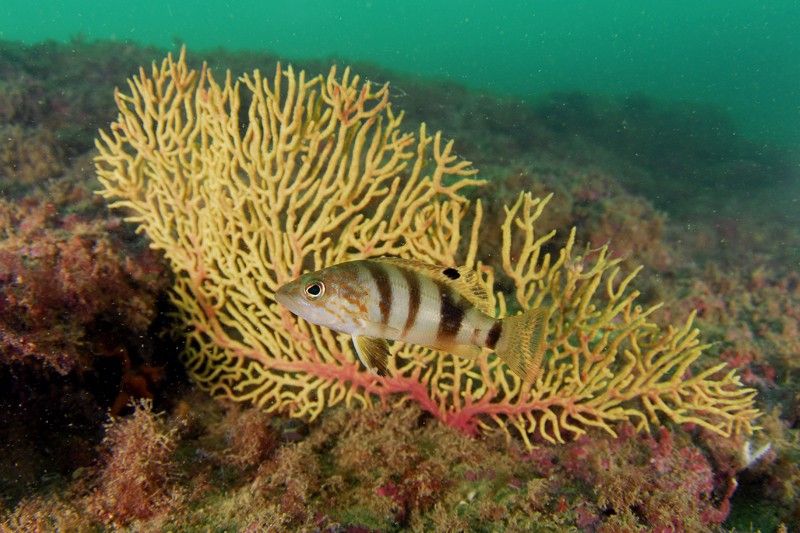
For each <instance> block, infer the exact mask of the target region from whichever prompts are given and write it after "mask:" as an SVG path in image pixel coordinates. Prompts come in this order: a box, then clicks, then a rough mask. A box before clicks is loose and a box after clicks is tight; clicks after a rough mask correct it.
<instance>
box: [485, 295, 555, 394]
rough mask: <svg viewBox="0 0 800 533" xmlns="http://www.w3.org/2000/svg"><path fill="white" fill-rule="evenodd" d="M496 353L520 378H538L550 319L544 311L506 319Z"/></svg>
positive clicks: (528, 311) (537, 309)
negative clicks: (548, 319)
mask: <svg viewBox="0 0 800 533" xmlns="http://www.w3.org/2000/svg"><path fill="white" fill-rule="evenodd" d="M502 327H503V329H502V332H501V334H500V338H499V339H498V341H497V348H496V350H495V351H496V353H497V355H498V356H499V357H500V360H501V361H503V362H504V363H505V364H507V365H508V366H509V368H511V370H512V371H513V372H514V373H515V374H516V375H517V376H519V377H520V378H522V379H524V380H530V381H531V382H533V381H535V380H536V379H538V378H539V375H540V373H541V369H542V359H543V356H544V349H545V338H546V337H547V317H546V316H545V311H544V310H543V309H541V308H536V309H529V310H527V311H526V312H524V313H522V314H521V315H516V316H510V317H507V318H504V319H503V322H502Z"/></svg>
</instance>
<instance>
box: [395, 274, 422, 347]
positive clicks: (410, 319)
mask: <svg viewBox="0 0 800 533" xmlns="http://www.w3.org/2000/svg"><path fill="white" fill-rule="evenodd" d="M399 270H400V273H401V274H403V277H404V278H406V285H408V316H407V317H406V325H405V327H404V328H403V335H405V334H406V333H408V332H409V331H411V328H413V327H414V323H415V322H416V321H417V312H418V311H419V302H420V286H419V276H418V275H417V274H416V272H412V271H411V270H406V269H405V268H400V269H399Z"/></svg>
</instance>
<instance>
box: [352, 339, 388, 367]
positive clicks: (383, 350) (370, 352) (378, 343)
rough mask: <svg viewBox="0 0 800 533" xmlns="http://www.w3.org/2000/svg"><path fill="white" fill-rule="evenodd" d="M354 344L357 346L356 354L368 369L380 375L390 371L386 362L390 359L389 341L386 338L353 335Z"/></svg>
mask: <svg viewBox="0 0 800 533" xmlns="http://www.w3.org/2000/svg"><path fill="white" fill-rule="evenodd" d="M353 345H355V347H356V355H358V358H359V360H360V361H361V362H362V363H363V365H364V366H365V367H367V370H369V371H370V372H372V373H373V374H377V375H379V376H385V375H386V374H387V373H388V370H387V368H386V363H387V361H388V360H389V343H387V342H386V339H381V338H377V337H365V336H356V337H353Z"/></svg>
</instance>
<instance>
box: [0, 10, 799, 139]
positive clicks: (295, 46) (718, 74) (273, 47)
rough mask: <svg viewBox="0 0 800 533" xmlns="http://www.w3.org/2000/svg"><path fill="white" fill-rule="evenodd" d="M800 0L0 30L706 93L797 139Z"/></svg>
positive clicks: (516, 83) (751, 130)
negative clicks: (258, 51) (184, 44)
mask: <svg viewBox="0 0 800 533" xmlns="http://www.w3.org/2000/svg"><path fill="white" fill-rule="evenodd" d="M798 35H800V2H798V1H797V0H779V1H746V0H745V1H741V0H739V1H727V2H726V1H703V2H697V1H683V0H681V1H669V2H649V1H605V0H603V1H593V2H591V1H575V0H568V1H558V2H556V1H552V2H543V1H519V0H506V1H498V2H490V1H485V2H462V1H457V0H448V1H438V2H437V1H433V0H424V1H423V0H400V1H398V0H394V1H383V0H366V1H365V0H349V1H348V0H340V1H337V2H331V1H328V2H319V1H307V0H295V1H284V0H267V1H253V0H251V1H241V2H209V1H202V0H201V1H178V0H166V1H164V0H160V1H159V0H138V1H108V2H95V1H79V0H63V1H57V0H38V1H37V0H3V1H2V2H0V39H6V40H19V41H24V42H27V43H34V42H39V41H42V40H47V39H55V40H60V41H67V40H69V39H70V38H73V37H76V36H83V37H85V38H86V39H115V40H121V41H127V40H130V41H134V42H137V43H143V44H153V45H158V46H163V47H173V46H174V45H175V43H176V42H185V43H186V44H187V45H188V46H189V47H190V49H191V50H192V51H193V52H197V51H200V50H202V49H207V48H213V47H224V48H227V49H231V50H239V49H251V50H261V51H270V52H274V53H277V54H279V55H281V56H284V57H286V58H288V59H291V58H320V57H328V56H331V57H338V58H346V59H351V60H362V61H363V60H367V61H372V62H375V63H378V64H380V65H383V66H386V67H389V68H393V69H396V70H399V71H403V72H408V73H413V74H418V75H422V76H426V77H433V78H440V79H441V78H444V79H448V80H454V81H457V82H460V83H463V84H464V85H467V86H469V87H472V88H477V89H482V90H487V91H490V92H492V93H494V94H500V95H513V96H516V97H521V98H523V99H526V100H528V99H529V100H535V99H537V98H540V97H542V96H543V95H545V94H547V93H548V92H551V91H565V90H566V91H571V90H578V91H584V92H587V93H590V94H600V95H627V94H631V93H642V94H645V95H647V96H650V97H654V98H657V99H662V100H672V101H674V100H686V101H694V102H710V103H712V104H714V105H716V106H718V107H720V108H722V109H724V110H727V111H728V112H729V113H730V114H731V116H732V118H733V120H734V122H735V123H736V124H737V125H738V126H739V127H740V128H741V131H742V132H743V133H744V134H745V135H747V136H749V137H751V138H754V139H763V140H765V141H769V142H773V143H777V144H781V145H785V146H795V145H797V144H800V36H798Z"/></svg>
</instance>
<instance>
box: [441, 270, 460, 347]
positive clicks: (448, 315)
mask: <svg viewBox="0 0 800 533" xmlns="http://www.w3.org/2000/svg"><path fill="white" fill-rule="evenodd" d="M436 286H437V287H438V288H439V299H440V300H441V302H442V305H441V309H440V311H439V331H438V332H437V334H436V337H437V340H439V341H450V340H453V339H454V338H455V337H456V335H457V334H458V330H459V329H460V328H461V321H462V320H464V310H463V309H462V308H461V306H459V305H458V301H457V300H456V299H455V298H454V297H453V293H452V291H451V290H450V289H449V288H448V287H447V285H445V284H444V283H440V282H436Z"/></svg>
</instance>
